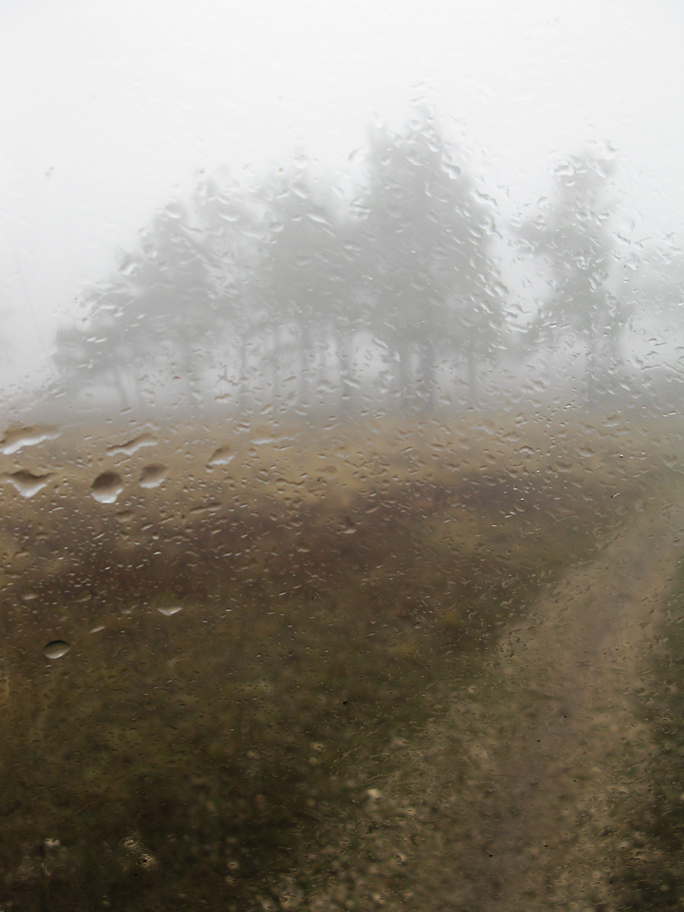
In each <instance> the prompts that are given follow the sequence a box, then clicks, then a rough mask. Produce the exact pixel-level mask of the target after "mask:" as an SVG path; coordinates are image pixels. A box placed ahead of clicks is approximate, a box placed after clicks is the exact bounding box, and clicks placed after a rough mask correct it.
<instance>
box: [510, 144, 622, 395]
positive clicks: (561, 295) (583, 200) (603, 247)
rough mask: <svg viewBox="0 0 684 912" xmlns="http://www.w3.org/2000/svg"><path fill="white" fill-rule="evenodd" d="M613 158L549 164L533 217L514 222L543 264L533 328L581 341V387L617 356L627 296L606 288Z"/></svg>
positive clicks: (591, 384) (589, 388) (611, 262)
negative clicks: (543, 286)
mask: <svg viewBox="0 0 684 912" xmlns="http://www.w3.org/2000/svg"><path fill="white" fill-rule="evenodd" d="M614 170H615V161H614V160H613V159H611V158H607V157H604V156H600V155H597V154H594V153H592V152H584V153H583V154H581V155H577V156H572V157H570V158H569V159H568V160H567V161H565V162H563V163H562V164H560V165H558V166H557V168H556V171H555V180H554V192H553V194H552V196H551V198H550V199H548V200H545V201H544V202H543V204H542V205H541V206H540V208H539V211H538V214H537V216H536V217H535V219H534V220H533V221H530V222H526V223H525V224H524V225H522V226H521V228H520V235H521V237H522V238H523V240H524V241H526V242H527V244H528V246H529V249H530V251H531V252H532V253H533V254H534V255H535V256H536V257H538V258H539V259H540V260H541V261H542V262H543V263H544V264H545V267H546V270H547V274H548V282H547V286H548V289H549V290H548V293H547V294H546V296H545V298H544V299H543V301H542V303H541V306H540V308H539V312H538V315H537V318H536V320H535V321H534V323H533V325H532V329H531V331H532V332H533V333H534V334H535V335H536V336H537V337H540V338H546V339H547V340H549V341H555V340H558V339H559V338H560V337H561V336H563V335H565V336H570V337H572V338H574V339H576V340H577V341H579V342H580V344H581V345H582V346H583V347H584V350H585V356H586V368H585V379H586V395H587V400H588V401H589V402H591V401H593V400H594V398H595V393H596V384H597V381H598V380H599V378H601V377H604V376H605V375H606V374H607V373H608V372H609V370H610V368H612V367H615V366H616V363H617V362H618V361H619V342H620V335H621V332H622V329H623V327H624V324H625V319H626V316H627V313H626V310H627V308H626V303H625V302H624V301H620V300H619V299H618V298H617V297H616V295H615V294H614V293H613V292H612V290H611V284H610V282H611V277H612V274H613V271H614V266H615V263H616V260H615V257H614V255H613V253H614V251H613V239H612V232H611V218H612V205H611V200H610V196H609V181H610V178H611V176H612V174H613V172H614Z"/></svg>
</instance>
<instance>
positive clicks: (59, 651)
mask: <svg viewBox="0 0 684 912" xmlns="http://www.w3.org/2000/svg"><path fill="white" fill-rule="evenodd" d="M70 649H71V646H70V645H69V644H68V643H67V642H65V641H64V640H52V642H51V643H48V644H47V646H46V647H45V649H44V650H43V652H44V653H45V655H46V656H47V658H48V659H61V658H62V656H64V655H66V654H67V652H69V650H70Z"/></svg>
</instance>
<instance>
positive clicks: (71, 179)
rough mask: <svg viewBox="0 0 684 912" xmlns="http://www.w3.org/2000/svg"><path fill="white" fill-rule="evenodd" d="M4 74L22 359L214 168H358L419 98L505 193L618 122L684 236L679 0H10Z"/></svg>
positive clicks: (611, 136) (11, 259) (2, 301)
mask: <svg viewBox="0 0 684 912" xmlns="http://www.w3.org/2000/svg"><path fill="white" fill-rule="evenodd" d="M0 85H1V86H2V87H3V88H2V91H1V92H0V311H2V310H5V311H9V313H10V316H9V317H8V318H5V319H1V320H0V334H2V335H4V337H5V341H6V339H7V338H8V337H9V338H10V339H11V341H12V351H11V355H12V358H13V362H14V365H13V369H14V370H15V371H26V372H29V373H30V372H32V371H34V370H36V369H37V367H36V365H37V364H38V361H39V360H40V357H41V348H42V349H44V350H49V348H50V345H51V338H52V334H53V332H54V328H55V324H56V320H57V319H58V318H59V317H60V316H61V317H62V319H64V315H65V314H67V313H68V312H69V309H70V307H71V305H72V302H73V301H74V299H75V297H76V296H77V295H78V292H79V290H80V288H81V287H82V286H83V284H84V283H87V282H88V281H93V280H97V279H99V278H101V277H104V276H106V275H107V274H108V273H109V272H110V270H111V268H112V266H113V263H114V258H115V251H116V249H117V247H119V248H122V247H123V248H125V247H130V246H132V245H133V244H134V243H135V237H136V233H137V231H138V229H139V228H140V227H142V226H143V225H144V224H145V223H146V222H147V221H148V219H149V218H150V216H151V214H152V212H153V211H154V209H155V208H157V207H158V206H160V205H162V204H163V203H165V202H166V201H167V200H168V199H169V198H170V197H171V196H172V195H173V194H174V193H177V192H178V191H179V190H180V191H183V190H184V189H187V188H189V187H191V186H192V185H194V183H195V182H196V181H197V179H198V177H199V173H200V169H205V170H206V171H211V170H212V169H214V168H216V167H217V166H219V165H228V166H230V167H231V168H233V169H235V170H236V171H239V170H240V169H242V168H245V167H247V168H251V169H255V170H259V169H260V168H262V167H263V166H264V165H265V164H267V163H268V162H273V161H278V162H286V161H287V159H288V157H290V156H292V155H293V154H294V153H295V152H297V151H303V152H304V153H306V154H307V155H309V156H310V157H312V158H317V159H319V160H320V161H322V162H324V163H329V164H330V165H331V166H332V167H334V168H341V167H344V166H345V164H347V165H348V156H349V154H350V153H351V152H352V151H353V150H354V149H356V148H358V147H359V146H361V145H363V143H364V141H365V135H366V127H367V125H368V123H369V122H370V121H371V120H373V119H375V118H377V117H380V118H381V119H385V120H388V121H389V122H390V123H391V124H392V125H396V126H399V125H401V123H402V122H403V121H405V120H406V119H407V118H408V117H409V116H410V111H411V103H412V101H416V100H421V99H422V100H425V101H427V102H428V103H429V104H433V105H435V106H436V108H437V111H438V114H439V116H440V117H441V118H442V120H443V122H444V124H445V127H446V129H447V130H448V131H449V132H451V133H452V134H453V135H454V136H455V137H458V136H460V137H462V138H463V140H464V142H465V144H466V146H467V148H468V149H469V150H470V151H471V153H472V162H473V166H474V167H475V168H476V170H478V171H480V172H481V173H483V174H484V176H485V178H486V180H487V181H488V182H489V183H490V185H491V186H492V187H498V188H500V190H499V196H501V197H502V198H503V197H504V196H505V192H506V191H505V188H510V200H509V202H507V203H506V202H504V203H503V206H502V213H503V214H507V213H508V212H510V211H511V210H512V209H515V208H516V207H518V206H522V205H524V204H525V203H526V202H527V203H534V202H535V199H536V196H538V195H539V194H540V193H542V192H544V189H545V187H546V186H547V184H548V175H549V173H550V169H551V168H552V166H553V163H554V162H555V161H557V160H558V159H560V158H561V157H562V156H563V155H564V154H567V153H572V152H574V151H577V150H579V149H580V148H582V147H583V146H585V145H586V143H587V142H590V141H596V142H605V141H608V142H610V143H611V144H612V146H614V147H615V148H616V149H617V150H618V152H619V161H620V176H619V178H618V182H619V184H620V188H621V191H622V194H623V198H624V200H625V202H626V205H627V206H628V207H629V208H630V209H632V210H634V211H635V212H636V213H638V214H637V218H636V221H637V232H638V233H640V234H642V235H644V234H649V233H650V234H652V235H655V236H656V237H664V236H665V234H667V233H668V232H672V233H674V235H675V237H676V238H678V239H679V242H680V243H681V242H682V240H684V231H683V230H682V228H683V225H682V213H683V212H684V181H683V180H682V161H683V160H684V159H683V157H682V139H683V135H682V134H683V127H682V124H683V123H684V4H683V3H682V2H680V0H649V2H648V3H645V2H643V0H516V2H512V0H420V2H418V0H415V2H409V0H343V2H342V0H290V2H285V3H284V2H282V0H192V2H191V0H116V2H112V0H58V2H55V0H0ZM6 358H7V352H6V345H4V346H3V345H2V339H0V365H1V362H2V361H3V360H6ZM1 376H2V375H0V377H1Z"/></svg>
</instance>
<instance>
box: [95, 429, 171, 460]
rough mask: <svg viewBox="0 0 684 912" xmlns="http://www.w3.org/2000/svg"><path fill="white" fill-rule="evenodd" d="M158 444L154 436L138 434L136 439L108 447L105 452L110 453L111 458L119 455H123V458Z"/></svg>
mask: <svg viewBox="0 0 684 912" xmlns="http://www.w3.org/2000/svg"><path fill="white" fill-rule="evenodd" d="M158 443H159V440H158V439H157V438H156V437H155V436H154V434H149V433H147V434H140V435H139V436H138V437H134V438H133V440H129V441H127V442H126V443H122V444H119V445H116V446H110V447H108V448H107V452H108V453H111V454H112V455H113V456H116V455H118V454H119V453H123V455H124V456H131V455H132V454H133V453H136V452H137V451H138V450H140V449H142V447H146V446H155V445H156V444H158Z"/></svg>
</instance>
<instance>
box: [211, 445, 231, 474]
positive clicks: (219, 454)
mask: <svg viewBox="0 0 684 912" xmlns="http://www.w3.org/2000/svg"><path fill="white" fill-rule="evenodd" d="M234 457H235V453H234V452H233V448H232V447H231V446H220V447H219V448H218V449H217V450H214V453H213V455H212V457H211V459H210V460H209V462H208V463H207V467H208V468H210V469H213V468H214V466H220V465H228V463H229V462H231V461H232V460H233V458H234Z"/></svg>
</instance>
